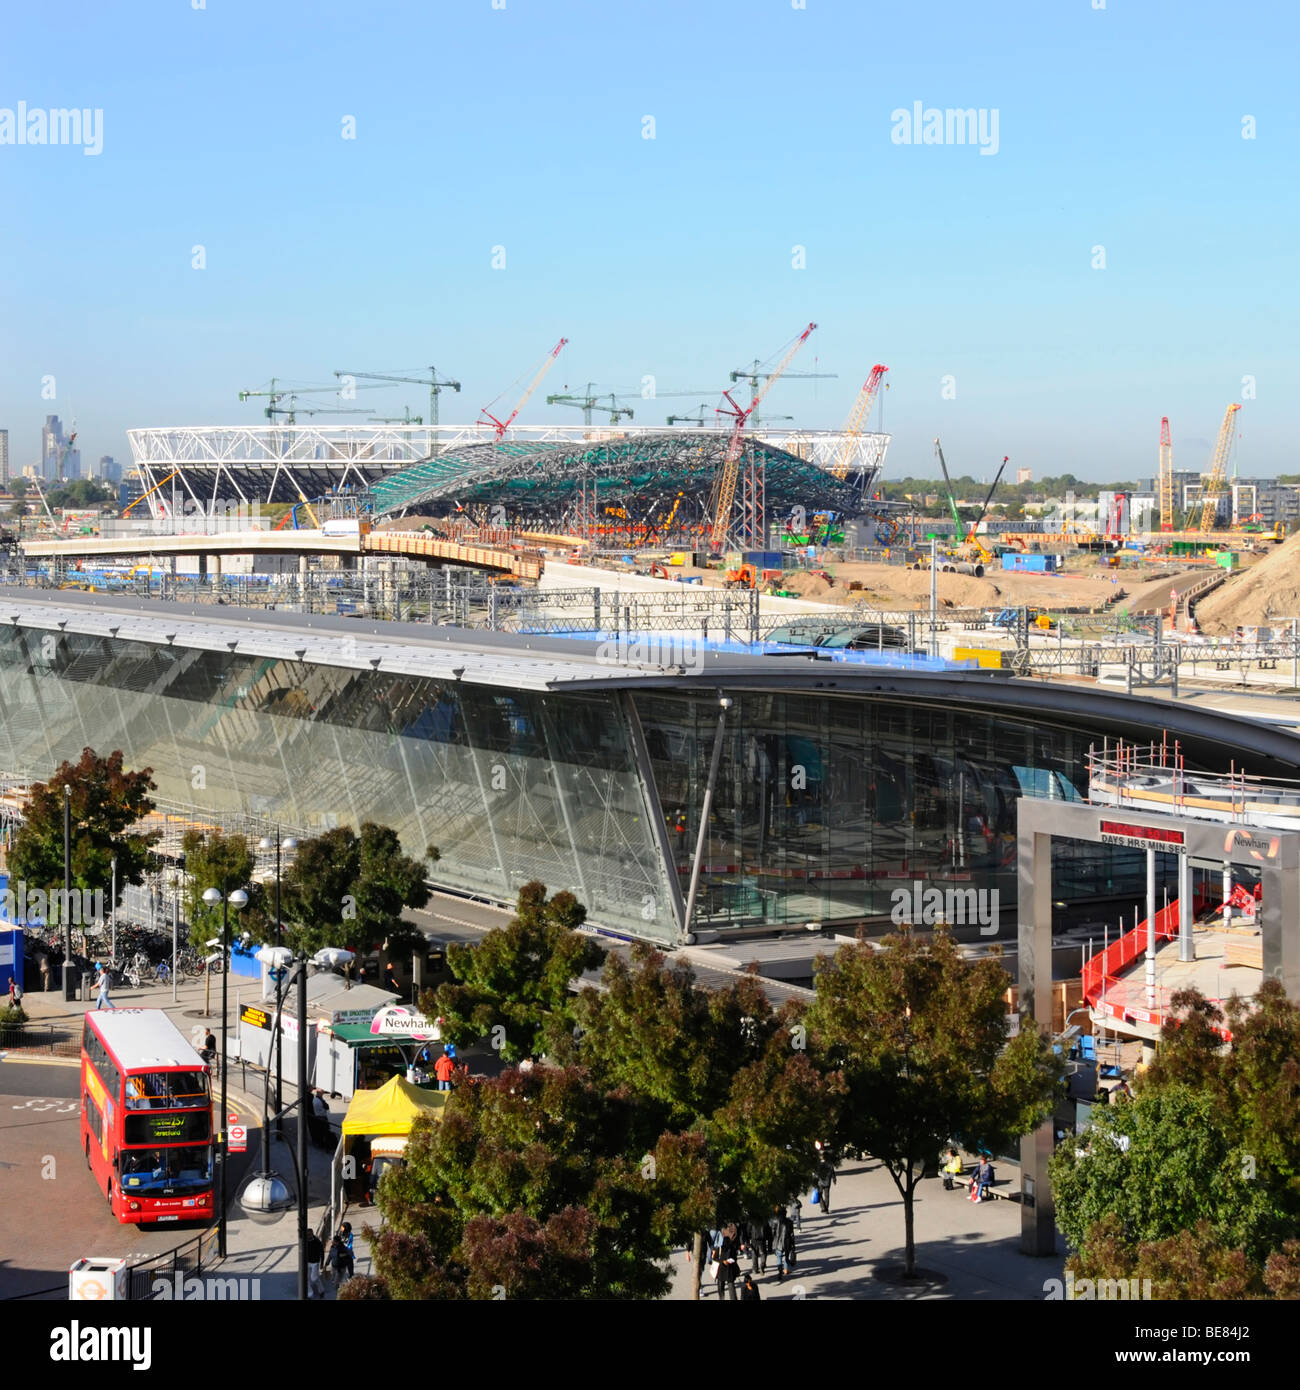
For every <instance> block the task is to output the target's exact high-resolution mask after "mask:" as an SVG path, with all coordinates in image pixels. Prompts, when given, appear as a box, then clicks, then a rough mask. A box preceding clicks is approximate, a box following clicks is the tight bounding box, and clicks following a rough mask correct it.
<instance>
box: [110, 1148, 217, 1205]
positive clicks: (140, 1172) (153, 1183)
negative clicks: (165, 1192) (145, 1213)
mask: <svg viewBox="0 0 1300 1390" xmlns="http://www.w3.org/2000/svg"><path fill="white" fill-rule="evenodd" d="M211 1181H212V1150H211V1149H210V1148H208V1146H207V1145H206V1144H202V1145H194V1146H191V1147H188V1148H174V1149H123V1150H122V1191H123V1193H124V1194H130V1193H133V1192H140V1193H142V1192H149V1191H156V1190H160V1189H162V1188H171V1189H175V1188H178V1187H184V1186H187V1185H192V1186H195V1187H206V1186H207V1185H208V1184H209V1183H210V1182H211Z"/></svg>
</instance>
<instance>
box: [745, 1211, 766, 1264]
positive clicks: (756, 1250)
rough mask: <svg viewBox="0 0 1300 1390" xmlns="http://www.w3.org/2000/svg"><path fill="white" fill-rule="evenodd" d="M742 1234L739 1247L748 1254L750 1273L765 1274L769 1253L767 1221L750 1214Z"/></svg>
mask: <svg viewBox="0 0 1300 1390" xmlns="http://www.w3.org/2000/svg"><path fill="white" fill-rule="evenodd" d="M742 1235H743V1238H744V1243H743V1245H742V1247H741V1248H742V1250H744V1251H747V1252H748V1254H749V1269H750V1273H751V1274H766V1273H767V1257H768V1255H769V1253H770V1247H769V1245H768V1234H767V1222H766V1221H765V1220H764V1219H763V1218H762V1217H760V1216H751V1217H750V1218H749V1219H748V1220H747V1221H746V1222H745V1227H744V1231H743V1232H742Z"/></svg>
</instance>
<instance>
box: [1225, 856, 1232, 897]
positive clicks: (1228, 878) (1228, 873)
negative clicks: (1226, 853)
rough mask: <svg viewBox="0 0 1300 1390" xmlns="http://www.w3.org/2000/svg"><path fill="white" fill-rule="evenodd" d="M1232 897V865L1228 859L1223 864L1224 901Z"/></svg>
mask: <svg viewBox="0 0 1300 1390" xmlns="http://www.w3.org/2000/svg"><path fill="white" fill-rule="evenodd" d="M1230 897H1232V865H1231V864H1230V863H1228V861H1227V860H1225V861H1224V864H1223V901H1224V902H1225V903H1226V902H1227V901H1228V899H1229V898H1230Z"/></svg>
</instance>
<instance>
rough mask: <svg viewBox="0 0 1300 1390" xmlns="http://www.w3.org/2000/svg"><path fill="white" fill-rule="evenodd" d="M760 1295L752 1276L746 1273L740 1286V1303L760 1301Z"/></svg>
mask: <svg viewBox="0 0 1300 1390" xmlns="http://www.w3.org/2000/svg"><path fill="white" fill-rule="evenodd" d="M762 1297H763V1296H762V1294H760V1293H759V1291H758V1285H757V1284H756V1283H754V1276H753V1275H752V1274H746V1275H745V1278H744V1281H743V1282H742V1284H741V1286H740V1301H741V1302H742V1303H759V1302H761V1301H762Z"/></svg>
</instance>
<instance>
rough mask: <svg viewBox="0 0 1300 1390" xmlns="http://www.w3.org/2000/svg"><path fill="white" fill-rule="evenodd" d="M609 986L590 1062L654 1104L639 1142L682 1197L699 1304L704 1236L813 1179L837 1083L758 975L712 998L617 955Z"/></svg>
mask: <svg viewBox="0 0 1300 1390" xmlns="http://www.w3.org/2000/svg"><path fill="white" fill-rule="evenodd" d="M601 984H602V988H601V989H600V990H599V991H597V990H595V989H591V988H588V989H585V990H584V991H583V993H582V995H581V997H580V999H579V1001H578V1003H577V1005H576V1008H575V1012H576V1015H577V1021H578V1025H579V1027H580V1029H581V1030H582V1032H581V1037H580V1040H579V1045H578V1046H579V1055H580V1057H581V1059H582V1061H583V1062H584V1063H585V1064H586V1065H587V1066H588V1067H589V1068H590V1069H591V1073H592V1075H593V1077H594V1078H595V1079H596V1080H597V1081H598V1083H599V1084H600V1085H602V1086H603V1087H605V1088H606V1089H608V1090H610V1091H617V1092H619V1093H623V1094H629V1095H634V1096H637V1097H639V1098H640V1099H641V1100H642V1101H643V1102H644V1104H643V1105H642V1107H641V1108H640V1109H639V1111H638V1114H639V1115H640V1118H641V1120H642V1122H643V1124H644V1125H646V1126H648V1127H647V1128H643V1129H642V1131H641V1132H640V1134H639V1136H638V1142H639V1143H641V1142H643V1143H645V1144H646V1145H647V1146H648V1147H651V1148H652V1156H653V1158H654V1161H655V1168H656V1176H657V1180H658V1181H660V1182H663V1183H665V1184H666V1185H667V1186H668V1187H669V1188H670V1189H672V1190H675V1191H677V1192H678V1193H680V1194H682V1196H681V1197H680V1198H679V1200H678V1202H677V1203H676V1207H675V1212H674V1218H673V1225H672V1229H673V1234H674V1236H676V1237H677V1238H678V1239H684V1240H690V1241H693V1244H694V1259H693V1267H692V1281H693V1293H694V1294H695V1296H696V1297H698V1296H699V1277H700V1265H701V1256H702V1253H703V1244H704V1235H703V1233H704V1230H705V1228H706V1227H710V1226H713V1225H714V1224H716V1223H721V1222H727V1221H742V1220H745V1219H747V1218H750V1217H766V1216H767V1215H768V1213H770V1212H771V1211H772V1209H773V1207H774V1206H775V1205H776V1204H784V1203H785V1202H787V1201H788V1200H789V1199H790V1198H791V1197H792V1196H794V1195H795V1193H797V1192H799V1191H801V1190H805V1189H806V1188H807V1186H808V1184H809V1183H810V1182H811V1180H812V1177H813V1174H814V1172H815V1170H816V1168H817V1166H818V1163H819V1162H820V1158H819V1156H818V1153H817V1150H816V1148H815V1140H817V1139H818V1138H819V1137H823V1138H824V1137H827V1136H828V1135H829V1133H830V1131H831V1128H832V1125H833V1121H834V1108H835V1104H836V1100H837V1083H836V1082H834V1081H828V1080H827V1079H826V1078H824V1077H822V1076H821V1075H820V1074H819V1073H818V1071H817V1069H816V1068H815V1066H814V1065H813V1063H812V1061H811V1059H810V1058H809V1057H808V1055H807V1053H806V1051H804V1050H803V1046H802V1044H803V1041H804V1037H803V1028H802V1026H801V1024H800V1023H799V1006H798V1005H796V1004H793V1003H790V1004H786V1005H784V1006H783V1007H782V1008H781V1009H779V1010H777V1009H774V1008H773V1007H772V1003H771V1000H770V999H769V998H768V996H767V994H766V992H765V991H764V989H763V987H762V984H761V982H760V981H759V979H758V978H757V976H755V975H748V976H746V977H744V978H743V979H740V980H737V981H735V982H734V983H733V984H730V985H728V986H727V987H726V988H724V989H718V990H706V989H703V988H701V987H700V986H699V985H697V984H696V982H695V975H694V972H693V971H692V970H691V969H690V967H689V966H685V965H680V964H672V965H670V964H668V963H667V962H666V961H665V959H664V957H663V955H662V954H660V953H659V952H658V951H655V950H652V949H651V948H650V947H648V946H644V945H636V946H633V947H632V950H631V963H630V964H629V963H628V962H626V961H624V960H623V959H622V958H621V957H620V956H611V957H610V958H609V960H608V961H607V962H606V964H605V970H604V974H603V977H602V980H601Z"/></svg>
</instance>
